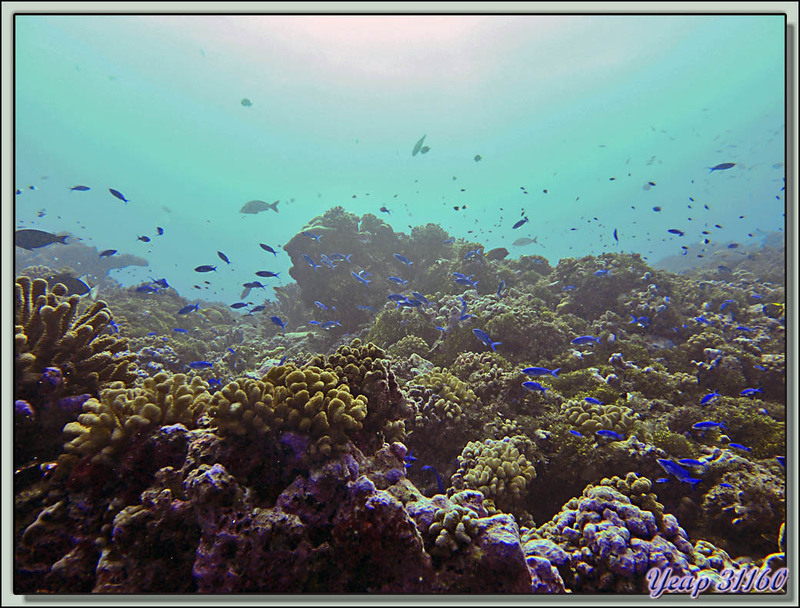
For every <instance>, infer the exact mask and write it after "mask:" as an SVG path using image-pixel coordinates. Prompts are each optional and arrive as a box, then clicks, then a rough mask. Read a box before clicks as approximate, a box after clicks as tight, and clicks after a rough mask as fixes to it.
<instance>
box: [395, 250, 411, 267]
mask: <svg viewBox="0 0 800 608" xmlns="http://www.w3.org/2000/svg"><path fill="white" fill-rule="evenodd" d="M394 257H395V258H396V259H397V260H398V261H399V262H403V264H405V265H406V266H411V264H413V263H414V262H412V261H410V260H409V259H408V258H407V257H405V256H402V255H400V254H399V253H395V254H394Z"/></svg>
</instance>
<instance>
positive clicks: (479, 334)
mask: <svg viewBox="0 0 800 608" xmlns="http://www.w3.org/2000/svg"><path fill="white" fill-rule="evenodd" d="M472 333H473V334H475V337H476V338H478V340H480V341H481V342H483V343H484V344H485V345H486V346H489V347H491V349H492V350H494V347H495V346H500V345H501V344H502V342H492V339H491V338H490V337H489V334H487V333H486V332H485V331H483V330H482V329H477V328H475V329H473V330H472Z"/></svg>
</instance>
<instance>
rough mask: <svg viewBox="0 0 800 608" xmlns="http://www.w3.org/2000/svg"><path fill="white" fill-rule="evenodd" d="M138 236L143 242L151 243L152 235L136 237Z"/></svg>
mask: <svg viewBox="0 0 800 608" xmlns="http://www.w3.org/2000/svg"><path fill="white" fill-rule="evenodd" d="M136 238H137V239H138V240H140V241H142V242H143V243H149V242H150V237H149V236H139V237H136Z"/></svg>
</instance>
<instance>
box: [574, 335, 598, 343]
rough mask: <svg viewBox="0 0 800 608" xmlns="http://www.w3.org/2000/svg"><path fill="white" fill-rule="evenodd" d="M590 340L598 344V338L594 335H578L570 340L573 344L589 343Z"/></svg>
mask: <svg viewBox="0 0 800 608" xmlns="http://www.w3.org/2000/svg"><path fill="white" fill-rule="evenodd" d="M591 342H597V343H598V344H600V339H599V338H595V337H594V336H580V337H578V338H575V339H574V340H573V341H572V343H573V344H590V343H591Z"/></svg>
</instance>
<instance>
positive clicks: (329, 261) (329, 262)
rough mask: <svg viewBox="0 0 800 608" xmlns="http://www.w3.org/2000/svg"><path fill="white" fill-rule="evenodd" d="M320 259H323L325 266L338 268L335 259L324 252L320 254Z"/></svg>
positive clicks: (333, 268)
mask: <svg viewBox="0 0 800 608" xmlns="http://www.w3.org/2000/svg"><path fill="white" fill-rule="evenodd" d="M319 259H320V261H321V262H322V263H323V264H325V266H327V267H328V268H330V269H332V270H336V264H334V263H333V260H332V259H330V258H329V257H328V256H327V255H325V254H324V253H323V254H322V255H320V256H319Z"/></svg>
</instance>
